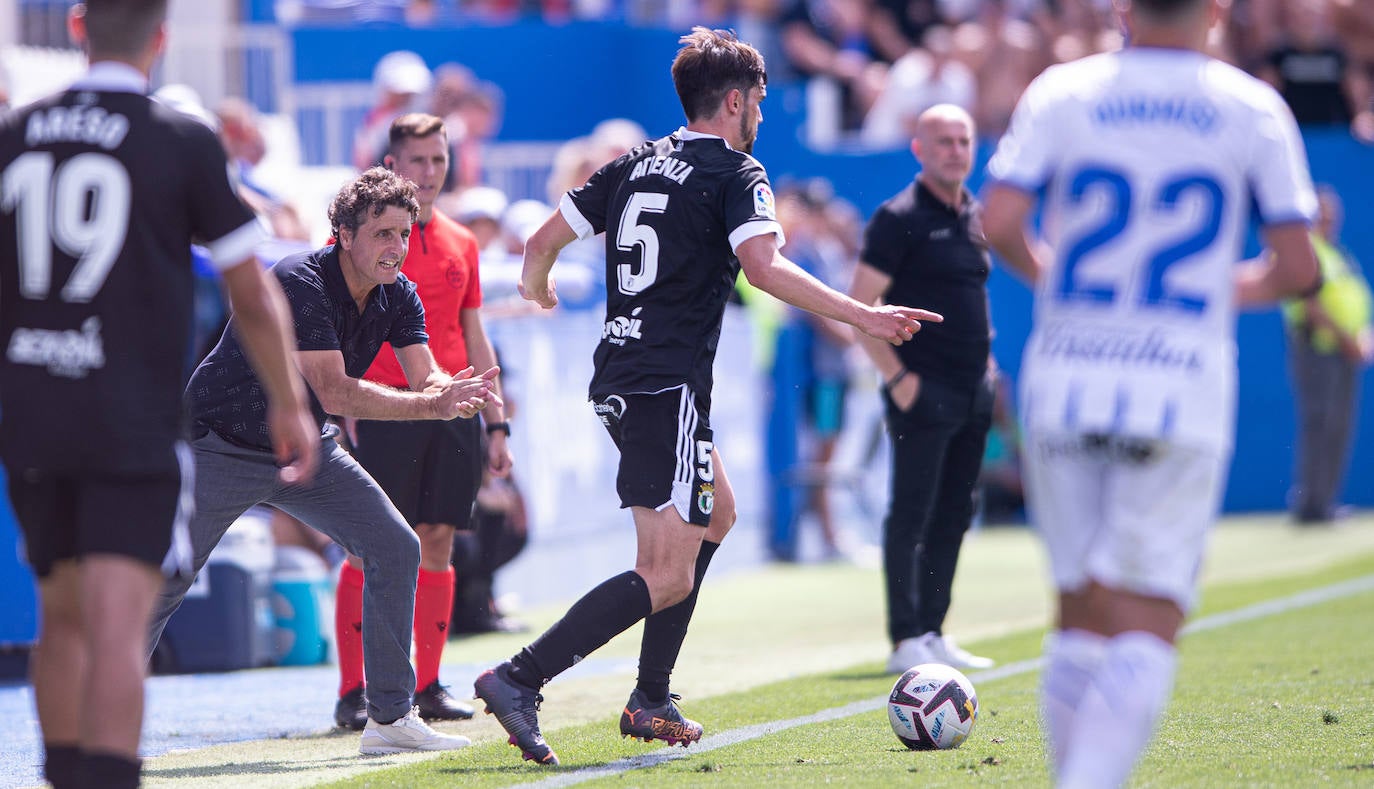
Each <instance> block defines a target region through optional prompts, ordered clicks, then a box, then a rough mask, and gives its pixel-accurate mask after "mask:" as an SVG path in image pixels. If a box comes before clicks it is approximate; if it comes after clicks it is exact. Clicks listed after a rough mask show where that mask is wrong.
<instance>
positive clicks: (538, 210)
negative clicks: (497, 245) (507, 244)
mask: <svg viewBox="0 0 1374 789" xmlns="http://www.w3.org/2000/svg"><path fill="white" fill-rule="evenodd" d="M552 212H553V209H552V208H550V207H549V206H548V205H546V204H544V203H541V202H539V201H538V200H516V201H515V202H514V203H511V204H510V207H509V208H507V209H506V213H505V215H503V216H502V217H501V232H503V233H506V234H507V235H511V236H514V237H515V238H518V239H520V243H522V244H523V243H525V242H526V241H529V240H530V236H532V235H534V231H536V230H538V229H539V226H540V225H542V224H544V220H546V219H548V218H549V214H550V213H552Z"/></svg>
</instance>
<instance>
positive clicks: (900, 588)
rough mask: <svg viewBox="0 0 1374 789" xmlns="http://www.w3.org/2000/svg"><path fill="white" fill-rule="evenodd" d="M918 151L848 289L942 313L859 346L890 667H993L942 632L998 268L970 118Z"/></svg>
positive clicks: (952, 114)
mask: <svg viewBox="0 0 1374 789" xmlns="http://www.w3.org/2000/svg"><path fill="white" fill-rule="evenodd" d="M911 149H912V152H913V153H915V154H916V159H917V160H918V161H919V162H920V163H921V172H920V174H919V175H917V176H916V180H915V181H914V182H913V183H912V184H911V185H910V186H908V187H906V188H905V189H903V190H902V191H901V192H898V193H897V194H896V195H894V196H893V197H892V198H891V199H889V200H888V201H887V202H885V203H883V204H882V206H880V207H879V208H878V211H877V212H876V213H875V214H874V215H873V218H872V219H871V220H870V221H869V223H868V227H867V229H866V231H865V233H864V243H863V249H862V251H861V253H860V260H859V265H858V268H857V270H856V271H855V273H854V284H853V287H852V289H851V292H850V295H851V296H853V297H854V298H855V299H857V300H859V301H861V302H863V303H865V304H872V303H874V302H875V301H879V300H882V301H886V302H889V303H893V304H920V305H922V306H923V307H925V308H927V309H930V310H933V311H935V312H938V313H940V314H941V315H944V316H945V320H944V322H943V323H935V324H929V325H926V326H924V327H923V328H922V330H921V333H920V334H918V335H917V336H916V337H914V338H912V340H911V341H910V342H908V343H906V344H904V345H901V346H898V347H894V346H891V345H887V344H886V343H875V342H873V341H871V340H869V339H868V338H867V337H863V336H860V337H859V338H858V339H859V342H860V344H861V345H862V346H863V348H864V350H865V351H866V352H867V353H868V355H869V357H870V358H871V359H872V360H873V363H874V365H876V366H877V368H878V371H879V373H881V374H882V377H883V395H884V396H883V400H884V403H885V405H886V416H887V428H888V432H889V433H890V434H891V435H892V494H891V501H890V504H889V507H888V513H887V519H886V521H885V522H884V524H883V567H884V571H885V575H886V582H887V615H888V635H889V636H890V637H891V639H892V644H893V652H892V656H891V658H890V659H889V660H888V664H887V669H888V671H891V672H893V673H901V672H903V671H906V670H907V669H908V668H910V667H911V666H914V665H917V664H919V663H931V662H934V663H946V664H949V665H951V666H954V667H956V668H962V669H967V668H986V667H988V666H991V665H992V661H991V660H988V659H987V658H983V657H978V656H976V655H971V654H969V653H968V652H966V651H965V650H963V649H961V648H959V646H958V645H957V644H955V643H954V642H953V641H952V640H951V639H950V638H949V637H948V636H946V635H944V633H943V631H942V627H943V625H944V620H945V614H946V612H948V610H949V603H950V587H951V585H952V584H953V582H954V566H955V564H956V563H957V562H958V560H959V546H960V545H961V544H962V543H963V540H964V533H965V532H966V531H968V528H969V523H970V522H971V521H972V519H973V510H974V495H975V487H974V486H975V482H976V481H977V479H978V470H979V467H980V465H981V463H982V460H983V447H984V444H985V443H986V441H987V433H988V427H989V425H990V424H991V422H992V399H993V389H992V375H993V374H994V371H993V370H992V368H991V358H990V356H989V346H990V335H991V330H990V327H989V323H988V298H987V291H986V284H987V279H988V267H989V265H990V262H989V257H988V250H987V242H986V240H985V239H984V238H983V231H982V229H981V227H980V221H979V212H980V210H981V209H980V206H979V205H978V203H977V202H976V201H975V200H974V199H973V195H972V194H970V193H969V191H968V190H967V189H965V188H964V180H965V179H966V178H967V177H968V174H969V171H970V170H971V169H972V167H973V120H972V119H971V118H970V117H969V115H968V113H966V112H964V111H963V110H962V109H960V108H958V107H955V106H953V105H949V104H942V105H939V106H936V107H932V108H931V109H929V110H926V111H925V112H924V113H922V115H921V117H920V118H919V119H918V121H917V127H916V139H915V140H913V141H912V144H911Z"/></svg>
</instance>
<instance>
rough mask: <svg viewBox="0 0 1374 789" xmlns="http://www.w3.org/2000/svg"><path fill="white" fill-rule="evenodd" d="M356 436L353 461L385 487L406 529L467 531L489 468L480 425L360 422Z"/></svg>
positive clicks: (471, 422)
mask: <svg viewBox="0 0 1374 789" xmlns="http://www.w3.org/2000/svg"><path fill="white" fill-rule="evenodd" d="M357 435H358V440H357V442H356V443H355V444H354V445H353V447H352V451H353V457H355V458H357V459H358V462H359V463H361V464H362V466H363V468H365V469H367V473H369V474H371V475H372V478H373V479H375V480H377V484H379V485H381V486H382V490H384V491H386V495H387V496H388V497H390V498H391V503H392V504H395V505H396V509H398V510H400V511H401V514H402V515H404V516H405V519H406V522H407V523H409V524H410V525H411V526H412V527H414V526H415V524H417V523H446V524H448V525H450V526H453V527H456V528H459V529H466V528H468V527H469V524H470V521H471V520H472V503H473V502H474V501H476V500H477V488H479V487H480V486H481V484H482V469H483V467H484V466H485V465H486V452H485V450H484V447H483V445H482V444H483V442H482V423H481V420H479V419H476V418H474V419H461V418H460V419H452V420H449V421H447V422H443V421H440V420H437V419H431V420H423V421H414V422H376V421H372V420H364V419H360V420H358V428H357Z"/></svg>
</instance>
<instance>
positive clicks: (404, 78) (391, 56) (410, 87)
mask: <svg viewBox="0 0 1374 789" xmlns="http://www.w3.org/2000/svg"><path fill="white" fill-rule="evenodd" d="M433 84H434V74H432V73H431V72H430V70H429V66H426V65H425V61H424V58H422V57H420V56H419V55H417V54H415V53H414V52H410V51H408V50H404V49H402V50H397V51H395V52H388V53H386V54H385V55H383V56H382V59H381V60H379V61H377V66H376V68H374V69H373V70H372V85H373V87H375V88H376V89H377V90H379V91H386V92H388V93H411V94H419V93H428V92H429V89H430V87H431V86H432V85H433Z"/></svg>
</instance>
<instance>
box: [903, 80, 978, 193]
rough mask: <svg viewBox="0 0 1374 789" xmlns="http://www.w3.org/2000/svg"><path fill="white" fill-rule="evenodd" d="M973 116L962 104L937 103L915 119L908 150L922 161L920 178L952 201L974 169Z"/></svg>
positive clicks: (933, 189)
mask: <svg viewBox="0 0 1374 789" xmlns="http://www.w3.org/2000/svg"><path fill="white" fill-rule="evenodd" d="M973 131H974V130H973V118H972V116H970V115H969V114H968V112H966V111H965V110H964V109H963V108H962V107H956V106H955V105H953V104H936V105H935V106H934V107H931V108H930V109H928V110H926V111H925V112H923V113H921V115H920V116H919V117H918V118H917V119H916V138H915V139H914V140H912V141H911V152H912V153H914V154H915V155H916V160H917V161H918V162H920V163H921V174H920V176H919V177H920V179H921V181H922V182H923V183H925V185H926V186H927V187H928V188H930V189H931V190H932V191H935V192H936V193H937V194H939V195H940V196H941V197H943V198H945V199H947V200H949V201H950V202H955V200H956V199H957V197H958V196H959V193H960V192H961V190H962V189H963V186H964V181H965V180H966V179H967V178H968V175H969V173H970V172H971V171H972V170H973V152H974V140H973Z"/></svg>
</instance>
